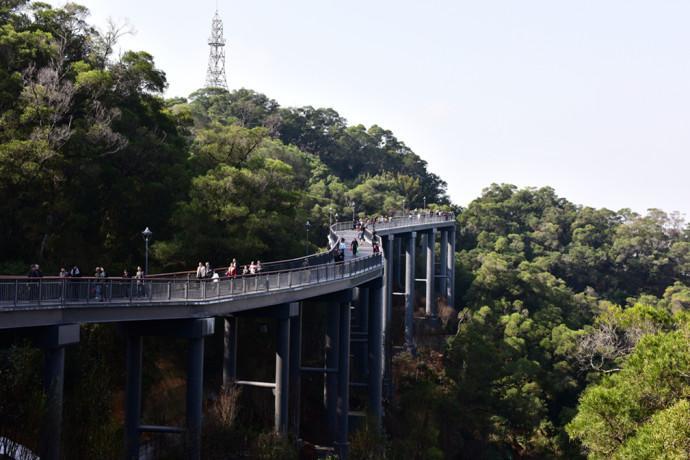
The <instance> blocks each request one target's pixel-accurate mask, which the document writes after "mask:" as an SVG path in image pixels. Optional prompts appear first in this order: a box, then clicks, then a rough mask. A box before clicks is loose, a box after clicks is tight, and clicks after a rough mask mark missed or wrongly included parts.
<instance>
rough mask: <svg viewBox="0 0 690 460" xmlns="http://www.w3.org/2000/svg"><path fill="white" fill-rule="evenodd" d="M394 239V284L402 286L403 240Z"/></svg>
mask: <svg viewBox="0 0 690 460" xmlns="http://www.w3.org/2000/svg"><path fill="white" fill-rule="evenodd" d="M393 238H394V241H395V242H394V243H393V245H394V246H395V262H394V270H395V283H396V284H397V285H399V286H400V285H402V284H403V278H402V266H403V240H402V238H395V236H393Z"/></svg>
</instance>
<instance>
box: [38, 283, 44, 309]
mask: <svg viewBox="0 0 690 460" xmlns="http://www.w3.org/2000/svg"><path fill="white" fill-rule="evenodd" d="M41 291H43V281H42V280H41V279H40V278H39V279H38V304H39V305H41Z"/></svg>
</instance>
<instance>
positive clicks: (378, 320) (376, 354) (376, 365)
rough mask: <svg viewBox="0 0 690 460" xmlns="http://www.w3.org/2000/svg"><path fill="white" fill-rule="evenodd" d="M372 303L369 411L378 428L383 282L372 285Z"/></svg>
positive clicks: (381, 384)
mask: <svg viewBox="0 0 690 460" xmlns="http://www.w3.org/2000/svg"><path fill="white" fill-rule="evenodd" d="M369 298H370V300H371V303H370V305H369V330H368V331H367V332H368V334H367V335H368V337H369V379H368V380H369V388H368V389H369V410H370V411H371V413H372V415H373V416H374V418H375V419H376V422H377V426H378V427H380V426H381V418H382V415H383V409H382V407H381V396H382V389H383V372H384V369H383V358H384V356H385V353H384V347H383V343H384V342H383V319H384V311H383V289H382V283H381V280H377V281H374V283H373V284H372V285H371V295H370V297H369Z"/></svg>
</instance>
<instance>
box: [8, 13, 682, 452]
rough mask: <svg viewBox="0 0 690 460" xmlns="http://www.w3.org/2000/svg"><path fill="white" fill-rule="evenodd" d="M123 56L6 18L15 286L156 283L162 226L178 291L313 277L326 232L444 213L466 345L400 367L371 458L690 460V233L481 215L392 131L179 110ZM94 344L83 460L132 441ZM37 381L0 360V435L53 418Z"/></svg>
mask: <svg viewBox="0 0 690 460" xmlns="http://www.w3.org/2000/svg"><path fill="white" fill-rule="evenodd" d="M121 32H122V31H121V30H120V29H118V28H117V27H111V28H110V29H108V30H106V31H104V32H99V31H98V30H97V29H96V28H94V27H93V26H92V25H91V24H89V22H88V11H87V10H86V9H85V8H84V7H82V6H79V5H76V4H72V3H69V4H67V5H65V6H64V7H62V8H53V7H51V6H49V5H47V4H45V3H40V2H30V1H28V0H4V1H2V2H0V215H2V216H3V218H2V219H0V273H18V272H19V273H23V272H25V271H26V270H27V267H28V265H29V264H30V263H40V264H41V265H42V266H43V267H44V271H45V272H46V273H48V274H54V273H57V269H58V268H59V267H60V266H64V265H67V264H69V265H71V264H78V265H80V266H82V268H83V270H84V271H85V272H88V270H89V269H90V267H93V266H96V265H103V266H105V267H106V268H107V269H109V271H110V272H111V273H112V274H114V275H116V274H118V272H119V271H120V270H122V269H123V268H125V267H127V268H130V269H131V267H133V266H135V265H136V264H140V263H141V261H142V259H143V244H142V239H141V235H140V232H141V230H142V229H143V228H144V227H147V226H148V227H150V228H151V229H153V231H154V243H153V247H152V256H153V265H154V268H155V270H159V271H160V270H173V269H178V268H190V267H192V266H194V265H195V264H196V262H197V261H199V260H201V259H203V260H210V261H211V262H212V263H213V264H214V265H221V264H226V263H227V262H228V261H229V260H230V258H232V257H236V258H237V259H238V260H241V261H246V260H249V259H252V258H260V259H263V260H270V259H279V258H284V257H293V256H297V255H301V254H302V252H303V250H304V243H305V240H304V239H303V238H304V237H302V236H300V235H302V234H303V231H302V230H303V228H304V224H305V222H306V221H307V220H309V221H310V222H311V223H312V224H313V225H314V227H315V228H319V229H321V232H320V233H319V232H313V233H312V236H313V238H312V239H311V241H310V242H309V244H310V245H311V248H312V249H314V250H316V249H317V248H318V247H320V246H323V245H324V242H325V240H324V238H323V236H324V234H323V230H324V228H325V225H326V224H327V223H328V221H329V218H330V216H331V215H335V214H339V215H340V217H341V220H342V219H343V218H349V216H351V214H352V211H353V209H352V207H351V203H352V202H353V201H354V202H355V206H356V209H355V211H356V212H357V213H359V214H361V215H371V214H390V213H393V212H396V211H400V210H401V209H402V208H403V206H406V207H408V208H418V207H421V206H422V204H423V203H424V202H425V201H426V203H428V204H430V205H431V206H432V207H434V208H437V207H442V209H453V210H455V211H456V212H457V215H458V218H457V220H458V221H457V224H458V239H457V247H458V253H457V257H456V261H455V262H456V266H457V270H456V272H457V273H456V279H455V280H454V281H455V283H456V288H457V292H458V295H457V300H456V304H455V305H450V306H448V308H446V309H444V311H445V314H444V317H443V322H444V326H443V327H444V330H443V332H444V333H445V334H446V339H447V340H445V341H444V343H443V344H442V345H441V346H438V347H435V348H434V347H430V348H429V349H425V348H424V347H421V348H420V355H419V356H417V357H412V356H409V355H405V354H402V355H400V356H398V357H397V358H396V363H395V369H396V383H397V385H398V389H397V392H396V394H395V396H394V398H393V399H392V400H390V401H388V402H387V417H386V433H385V434H383V435H372V437H370V438H367V436H369V435H367V433H368V431H366V430H363V431H361V432H360V433H358V434H356V435H354V436H355V437H354V438H353V457H355V458H382V457H383V455H384V453H385V455H387V456H388V457H387V458H418V459H428V458H448V459H453V458H467V459H469V458H496V459H503V458H535V459H536V458H540V459H541V458H579V457H585V456H588V457H590V458H593V459H598V458H621V459H636V458H640V459H651V458H660V457H662V456H663V457H664V458H674V459H676V458H677V459H684V458H689V457H690V442H689V441H688V440H689V439H690V433H689V432H688V424H687V420H688V415H690V407H689V404H688V400H689V399H690V348H689V345H688V344H689V343H690V322H689V318H690V314H689V313H688V312H689V311H690V288H689V287H688V286H689V285H690V279H689V277H690V228H689V227H688V226H687V225H686V224H685V222H684V221H683V219H681V218H680V217H679V216H677V215H675V214H667V213H665V212H663V211H660V210H656V209H652V210H649V211H648V212H647V213H646V214H644V215H639V214H636V213H634V212H632V211H630V210H625V209H624V210H619V211H611V210H607V209H594V208H590V207H585V206H580V205H576V204H574V203H571V202H569V201H568V200H567V199H565V198H563V197H560V196H558V195H557V194H556V192H555V191H554V190H553V189H551V188H538V189H537V188H523V189H519V188H517V187H515V186H512V185H507V184H501V185H498V184H494V185H491V186H489V187H488V188H486V189H485V190H484V191H483V193H482V194H481V196H480V197H478V198H477V199H476V200H474V201H473V202H472V203H470V204H469V205H468V206H467V207H466V208H465V209H461V208H459V207H457V206H453V205H452V204H451V203H450V201H449V199H448V196H447V195H446V192H445V190H446V184H445V183H444V182H443V180H442V179H441V178H439V177H438V176H436V175H434V174H433V173H430V172H429V171H428V169H427V164H426V162H425V161H424V160H423V159H422V158H420V156H418V155H417V154H415V153H414V152H413V151H412V150H411V149H410V148H409V147H407V146H406V145H405V144H404V143H403V142H402V141H400V140H398V139H397V138H396V137H395V135H394V134H393V133H392V132H390V131H388V130H386V129H384V128H381V127H379V126H376V125H374V126H371V127H365V126H363V125H351V124H348V123H347V121H346V120H345V119H343V117H341V116H340V115H339V114H338V113H337V112H336V111H335V110H333V109H329V108H313V107H310V106H305V107H282V106H280V104H279V103H278V102H277V101H275V100H273V99H271V98H270V97H268V96H266V95H263V94H260V93H257V92H254V91H252V90H249V89H239V90H235V91H231V92H228V91H225V90H222V89H214V88H205V89H200V90H198V91H196V92H194V93H192V94H191V95H189V97H188V98H174V99H165V98H164V97H163V91H164V90H165V88H166V85H167V80H166V75H165V73H164V72H163V70H161V69H159V68H157V67H156V64H155V61H154V58H153V56H151V55H150V54H148V53H146V52H144V51H127V52H124V53H122V54H121V55H118V56H116V55H114V53H113V50H114V49H115V47H116V45H117V39H118V37H119V36H120V35H121ZM403 203H405V204H403ZM314 234H316V236H314ZM53 272H54V273H53ZM83 329H84V332H83V334H84V339H83V343H84V344H85V345H83V346H82V345H80V346H79V347H80V348H79V350H80V351H79V354H78V357H75V358H74V360H75V363H76V364H75V365H74V366H73V368H74V369H76V370H74V372H75V373H80V375H87V376H90V377H89V378H88V379H84V380H83V381H84V382H86V383H89V384H92V385H96V384H98V385H99V388H100V391H98V392H95V393H93V394H92V395H90V398H89V401H88V404H82V405H78V400H79V398H77V396H78V395H79V394H80V393H82V394H84V393H87V391H86V390H85V388H86V387H79V388H76V389H72V390H70V389H69V388H68V389H67V392H68V395H67V397H68V398H70V397H72V398H75V401H74V404H75V406H74V407H76V408H78V410H77V409H75V413H76V416H75V413H73V414H71V415H69V414H68V419H74V420H79V421H85V422H84V423H82V424H81V425H80V426H79V429H75V428H74V427H72V428H69V427H68V428H67V435H66V443H67V444H68V446H69V447H70V449H72V450H71V452H74V453H75V458H77V457H79V455H81V456H83V457H84V458H89V455H92V454H93V453H94V452H99V447H98V446H101V447H100V448H101V452H102V446H103V445H110V446H111V447H112V446H115V445H118V443H117V441H116V440H118V439H119V437H118V435H117V429H118V428H117V426H118V423H116V417H117V416H116V415H115V411H114V410H113V408H112V405H113V402H112V400H113V399H114V396H113V395H114V388H116V387H117V385H118V384H119V383H120V382H119V381H118V379H119V378H121V376H120V377H118V376H117V375H115V374H116V373H115V372H114V371H113V370H112V369H111V368H110V367H108V366H107V365H105V364H104V362H103V358H102V356H101V355H99V354H98V353H97V352H95V351H93V350H95V349H96V345H99V346H101V347H104V348H106V351H105V352H104V353H105V355H108V356H115V353H116V352H115V351H114V350H115V349H116V347H114V346H112V340H115V339H113V338H112V337H110V336H108V335H107V333H106V332H104V331H103V330H101V329H99V327H98V326H94V327H85V328H83ZM89 344H91V345H94V346H92V347H90V346H89ZM108 346H110V348H108ZM33 361H35V356H33V355H31V354H30V353H29V352H27V351H26V350H22V349H12V350H10V351H3V352H2V355H0V367H1V368H2V370H3V371H2V372H0V388H2V389H3V392H0V393H2V394H3V395H10V396H9V397H4V398H0V399H1V400H0V413H2V414H4V415H8V414H12V417H9V418H6V422H5V423H11V424H14V426H15V427H26V430H25V433H26V436H29V435H30V434H31V433H33V432H34V431H35V429H32V428H31V427H34V428H35V425H36V424H35V423H34V419H33V418H32V416H31V414H33V412H31V410H32V409H31V408H28V409H27V408H26V407H25V405H18V404H17V401H22V400H23V399H26V398H27V397H29V396H27V395H33V394H34V393H32V392H38V393H40V389H37V384H36V381H35V378H34V377H35V376H32V375H30V373H29V372H27V371H23V369H25V368H24V367H23V364H26V363H27V362H33ZM5 371H7V372H5ZM80 381H81V380H80ZM86 383H84V385H86ZM70 391H72V394H71V396H70ZM31 398H33V396H31ZM32 400H34V399H32ZM34 409H35V408H34ZM0 418H2V417H0ZM90 424H92V425H90ZM76 425H79V423H75V424H74V426H76ZM3 426H4V425H2V424H0V429H2V427H3ZM70 426H71V425H70ZM90 426H94V427H97V428H94V429H93V430H92V431H89V429H90V428H89V427H90ZM1 434H2V433H0V435H1ZM27 442H28V441H27ZM109 442H112V444H108V443H109ZM367 442H370V443H371V442H373V443H375V446H372V445H371V444H367ZM99 443H100V444H99ZM77 452H79V453H81V454H79V455H78V454H76V453H77ZM357 455H359V457H357Z"/></svg>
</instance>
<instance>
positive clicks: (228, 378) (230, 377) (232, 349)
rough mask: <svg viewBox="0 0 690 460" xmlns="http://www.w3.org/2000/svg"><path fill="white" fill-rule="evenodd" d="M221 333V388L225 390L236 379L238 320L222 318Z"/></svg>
mask: <svg viewBox="0 0 690 460" xmlns="http://www.w3.org/2000/svg"><path fill="white" fill-rule="evenodd" d="M224 322H225V328H224V331H223V387H224V388H227V386H228V385H230V384H232V383H233V382H234V381H235V380H236V379H237V322H238V318H236V317H234V316H228V317H226V318H224Z"/></svg>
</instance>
